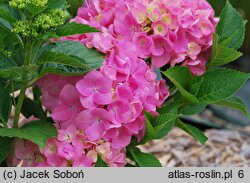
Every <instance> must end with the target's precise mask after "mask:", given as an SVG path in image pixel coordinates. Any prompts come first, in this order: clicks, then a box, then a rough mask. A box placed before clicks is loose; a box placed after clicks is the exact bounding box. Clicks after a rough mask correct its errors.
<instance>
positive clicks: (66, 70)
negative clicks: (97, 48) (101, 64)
mask: <svg viewBox="0 0 250 183" xmlns="http://www.w3.org/2000/svg"><path fill="white" fill-rule="evenodd" d="M88 71H89V70H86V69H83V68H79V67H78V68H77V67H70V66H65V65H62V64H55V63H47V64H43V65H42V66H41V69H40V72H39V78H40V77H42V76H44V75H45V74H58V75H63V76H80V75H83V74H85V73H86V72H88Z"/></svg>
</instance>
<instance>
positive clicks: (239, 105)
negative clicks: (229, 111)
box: [215, 96, 248, 115]
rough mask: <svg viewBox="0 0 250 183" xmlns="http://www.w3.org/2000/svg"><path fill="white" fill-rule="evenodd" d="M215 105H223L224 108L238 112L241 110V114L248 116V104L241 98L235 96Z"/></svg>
mask: <svg viewBox="0 0 250 183" xmlns="http://www.w3.org/2000/svg"><path fill="white" fill-rule="evenodd" d="M215 104H217V105H223V106H227V107H231V108H234V109H237V110H239V111H240V112H242V113H243V114H245V115H247V114H248V110H247V106H246V104H245V103H244V102H243V101H242V100H241V99H239V98H237V97H235V96H231V97H229V98H227V99H225V100H222V101H219V102H217V103H215Z"/></svg>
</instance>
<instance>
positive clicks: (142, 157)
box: [129, 147, 162, 167]
mask: <svg viewBox="0 0 250 183" xmlns="http://www.w3.org/2000/svg"><path fill="white" fill-rule="evenodd" d="M129 152H130V153H131V155H132V156H133V159H134V160H135V162H136V163H137V164H138V165H139V166H140V167H161V166H162V165H161V163H160V162H159V160H158V159H157V158H155V157H154V156H153V155H152V154H148V153H143V152H141V150H140V149H139V148H137V147H131V148H129Z"/></svg>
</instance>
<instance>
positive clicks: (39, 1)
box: [9, 0, 48, 9]
mask: <svg viewBox="0 0 250 183" xmlns="http://www.w3.org/2000/svg"><path fill="white" fill-rule="evenodd" d="M9 4H10V6H12V7H13V8H18V9H24V8H26V7H27V6H28V5H34V6H41V7H44V6H46V5H47V4H48V0H12V1H10V2H9Z"/></svg>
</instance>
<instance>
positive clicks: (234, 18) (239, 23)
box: [216, 0, 245, 49]
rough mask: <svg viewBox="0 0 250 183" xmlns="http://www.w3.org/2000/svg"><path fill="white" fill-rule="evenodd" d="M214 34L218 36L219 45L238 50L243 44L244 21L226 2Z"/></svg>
mask: <svg viewBox="0 0 250 183" xmlns="http://www.w3.org/2000/svg"><path fill="white" fill-rule="evenodd" d="M216 32H217V33H218V35H219V36H220V39H219V43H220V44H221V45H222V46H225V47H229V48H233V49H238V48H240V47H241V45H242V44H243V41H244V33H245V23H244V20H243V18H242V17H241V16H240V14H239V13H238V12H237V10H236V9H234V8H233V6H232V5H231V4H230V2H229V1H228V0H227V2H226V6H225V8H224V9H223V10H222V13H221V15H220V22H219V24H218V25H217V30H216Z"/></svg>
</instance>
